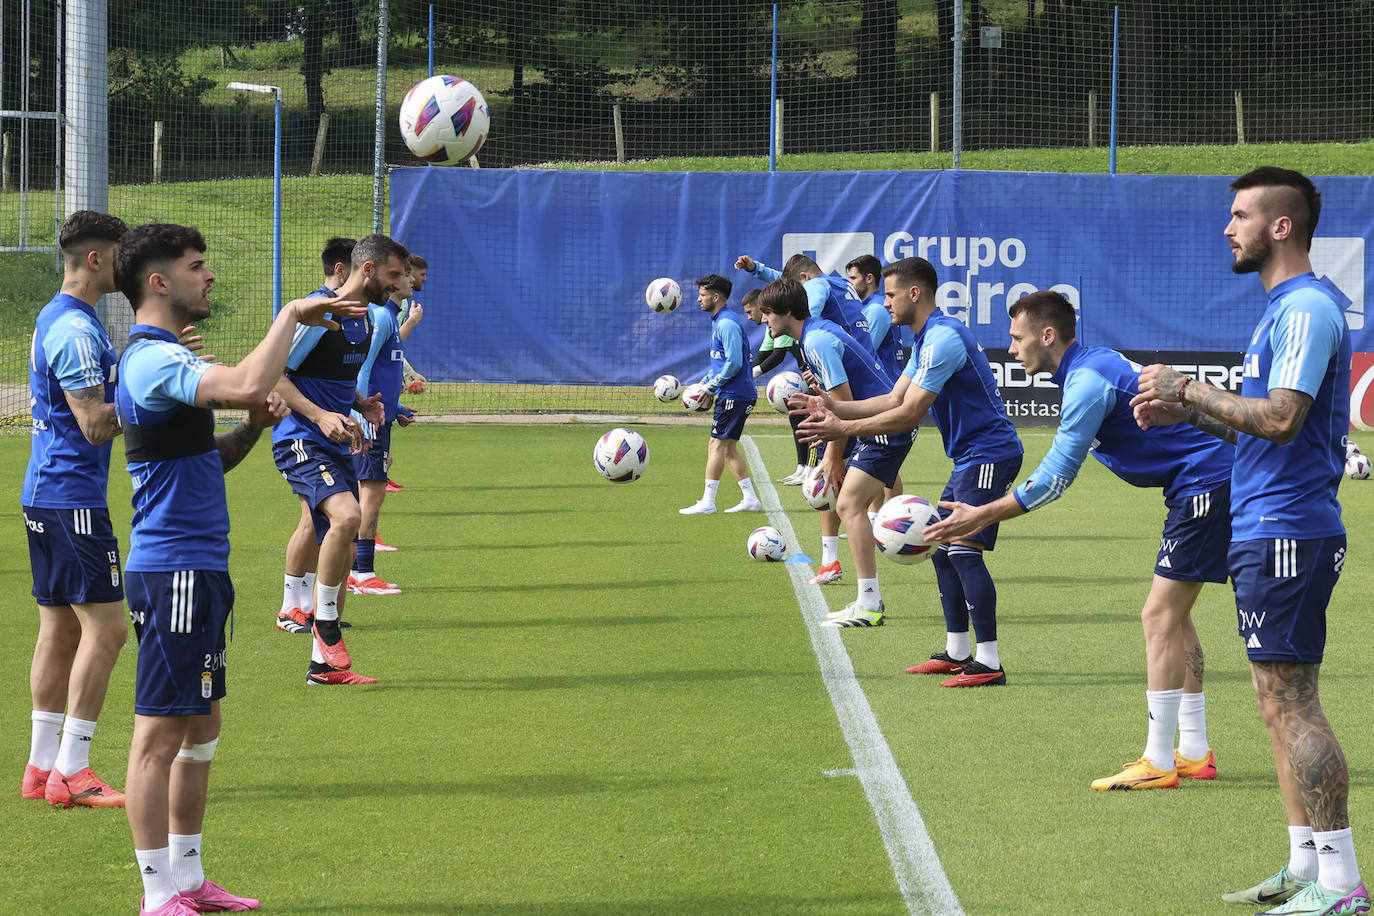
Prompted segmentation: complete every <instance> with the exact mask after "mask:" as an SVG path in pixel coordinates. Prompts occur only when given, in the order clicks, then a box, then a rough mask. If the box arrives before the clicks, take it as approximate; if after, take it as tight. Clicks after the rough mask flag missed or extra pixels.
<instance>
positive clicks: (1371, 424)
mask: <svg viewBox="0 0 1374 916" xmlns="http://www.w3.org/2000/svg"><path fill="white" fill-rule="evenodd" d="M1350 428H1351V429H1358V430H1360V431H1362V432H1369V431H1370V430H1374V353H1355V354H1352V356H1351V360H1350Z"/></svg>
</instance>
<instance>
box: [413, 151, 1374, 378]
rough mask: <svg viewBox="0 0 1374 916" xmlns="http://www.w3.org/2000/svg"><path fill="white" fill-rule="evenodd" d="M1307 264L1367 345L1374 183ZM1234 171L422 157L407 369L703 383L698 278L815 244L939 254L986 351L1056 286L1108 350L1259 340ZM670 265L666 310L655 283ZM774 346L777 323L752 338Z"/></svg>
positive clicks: (1336, 196) (833, 253)
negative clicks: (551, 162) (454, 164)
mask: <svg viewBox="0 0 1374 916" xmlns="http://www.w3.org/2000/svg"><path fill="white" fill-rule="evenodd" d="M1314 180H1315V181H1316V184H1317V186H1318V188H1319V189H1320V190H1321V192H1322V195H1323V211H1322V214H1321V221H1320V224H1319V225H1318V228H1317V236H1316V239H1315V240H1314V242H1313V246H1312V261H1313V266H1314V268H1315V270H1316V272H1317V273H1318V274H1319V275H1326V276H1329V277H1331V279H1332V280H1333V281H1334V282H1335V283H1336V285H1337V286H1338V287H1339V288H1340V289H1341V290H1342V291H1343V292H1344V294H1345V296H1346V299H1347V301H1346V302H1345V309H1346V320H1347V323H1348V324H1349V326H1350V328H1351V331H1352V333H1353V335H1354V343H1355V347H1354V349H1355V350H1356V351H1357V352H1361V351H1363V352H1368V351H1370V350H1374V336H1371V335H1372V334H1374V332H1371V329H1370V328H1369V327H1367V326H1366V323H1365V314H1364V312H1365V302H1366V299H1367V294H1368V287H1367V283H1368V282H1369V280H1368V271H1367V270H1366V251H1365V249H1366V239H1369V238H1370V237H1371V232H1374V180H1371V179H1370V178H1353V177H1338V178H1317V179H1314ZM1229 181H1230V179H1229V178H1224V177H1179V176H1121V175H1118V176H1108V175H1054V174H1026V173H1003V172H814V173H807V172H776V173H772V174H770V173H766V172H722V173H717V172H692V173H674V172H575V171H538V170H512V171H507V170H492V169H468V168H407V169H399V170H397V171H395V172H393V173H392V180H391V194H392V205H391V206H392V209H391V213H392V235H393V236H394V237H395V238H397V239H398V240H399V241H400V242H402V243H403V244H405V245H406V246H407V247H408V248H410V249H411V250H413V251H415V252H417V253H419V254H421V255H423V256H424V257H425V258H426V259H428V261H429V263H430V269H429V278H428V283H427V285H426V287H425V289H424V292H423V293H422V294H421V295H420V297H419V298H420V299H421V300H422V301H423V302H424V303H425V322H424V325H423V326H422V331H421V333H417V334H416V335H415V336H414V337H413V338H412V339H411V341H409V342H408V343H407V347H406V351H407V356H408V357H409V358H410V361H411V362H412V363H413V364H414V365H415V366H416V368H417V369H419V370H420V371H421V372H423V373H424V374H426V375H428V376H429V377H430V378H431V379H436V380H445V381H476V382H538V383H554V384H615V385H646V384H650V383H652V381H653V379H654V378H655V377H657V376H658V375H660V374H663V373H672V374H674V375H677V376H679V377H680V378H682V379H683V380H684V381H687V380H696V379H697V378H700V377H701V376H702V375H703V374H705V372H706V369H707V365H708V359H707V345H708V342H709V338H710V322H709V319H708V318H707V317H706V316H705V315H704V314H702V313H701V312H700V310H699V309H698V306H697V304H696V293H697V288H696V286H695V281H696V280H697V279H698V278H700V277H703V276H705V275H706V274H711V273H718V274H722V275H724V276H726V277H727V278H729V279H730V280H732V281H733V282H734V284H735V289H734V293H733V295H732V296H731V299H730V301H731V304H732V306H734V305H735V304H736V303H738V301H739V297H740V296H741V295H743V293H744V292H745V291H746V290H748V289H751V288H754V287H756V286H759V285H760V284H758V283H757V281H755V280H754V279H753V278H752V277H751V276H749V275H748V274H745V273H744V272H742V271H736V270H735V269H734V262H735V259H736V257H737V256H739V255H741V254H748V255H750V256H752V257H754V258H755V259H757V260H760V261H762V262H764V263H766V264H768V265H770V266H773V267H781V266H782V264H783V262H785V261H786V259H787V258H788V257H789V256H790V255H792V254H794V253H796V252H807V253H809V254H811V255H812V256H813V257H815V258H816V260H817V262H818V263H819V264H820V265H821V267H822V269H824V270H826V271H829V272H832V273H836V274H843V273H844V271H845V264H846V263H847V262H848V261H850V260H852V259H853V258H855V257H857V256H858V255H861V254H874V255H876V256H877V257H878V258H879V259H880V260H882V261H883V263H888V262H891V261H893V260H896V259H898V258H902V257H907V256H910V255H919V256H921V257H924V258H926V259H927V260H929V261H930V262H931V263H932V264H933V265H934V266H935V269H936V271H937V272H938V274H939V276H940V280H941V284H940V287H939V290H938V291H937V294H936V295H937V300H938V301H939V304H940V306H941V307H942V308H943V309H944V310H945V311H946V312H948V313H949V314H950V315H953V316H955V317H958V318H960V319H961V320H963V321H965V322H966V323H967V324H968V325H969V327H970V328H972V329H973V331H974V333H975V334H976V336H977V338H978V340H979V342H980V343H981V344H982V345H983V346H984V347H987V348H1004V347H1005V346H1006V345H1007V330H1008V325H1009V321H1008V318H1007V305H1008V303H1009V302H1011V301H1014V300H1015V299H1017V298H1019V297H1021V296H1023V295H1025V294H1026V293H1028V292H1030V291H1032V290H1035V289H1045V288H1051V289H1056V290H1059V291H1060V292H1062V293H1063V294H1064V295H1065V296H1066V297H1068V299H1069V301H1071V302H1072V303H1073V304H1074V306H1075V307H1076V308H1077V309H1078V310H1079V320H1080V326H1079V338H1080V339H1081V340H1082V341H1083V342H1084V343H1086V344H1089V345H1093V346H1108V347H1114V348H1117V349H1121V350H1131V351H1172V352H1175V353H1187V352H1193V351H1201V352H1221V353H1228V352H1237V351H1240V350H1243V349H1244V347H1245V344H1246V342H1247V340H1248V338H1249V335H1250V334H1251V333H1252V332H1253V330H1254V326H1255V322H1256V321H1257V319H1258V317H1259V315H1260V313H1261V312H1262V311H1263V308H1264V302H1265V294H1264V290H1263V288H1262V286H1261V285H1260V282H1259V280H1258V278H1257V277H1255V276H1253V275H1247V276H1236V275H1234V274H1233V273H1232V272H1231V267H1230V265H1231V260H1232V258H1231V252H1230V248H1229V245H1228V242H1227V240H1226V238H1225V237H1224V236H1223V234H1222V231H1223V229H1224V228H1225V226H1226V223H1227V221H1228V220H1229V218H1230V217H1229V210H1230V205H1231V199H1232V196H1233V195H1232V193H1231V192H1230V191H1229V190H1228V188H1227V185H1228V184H1229ZM664 276H666V277H673V278H675V279H677V281H678V282H679V283H680V284H681V286H682V289H683V299H684V301H683V304H682V306H681V307H679V308H678V310H677V311H676V312H675V313H673V314H670V315H659V314H655V313H654V312H652V311H650V310H649V309H648V308H646V307H645V304H644V288H645V287H646V286H647V285H648V283H649V282H650V281H651V280H653V279H655V278H656V277H664ZM761 338H762V328H758V329H756V330H755V331H754V334H753V338H752V339H753V340H754V342H755V344H756V345H757V342H758V341H759V340H760V339H761Z"/></svg>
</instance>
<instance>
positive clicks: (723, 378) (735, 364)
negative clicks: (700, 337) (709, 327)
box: [706, 321, 744, 393]
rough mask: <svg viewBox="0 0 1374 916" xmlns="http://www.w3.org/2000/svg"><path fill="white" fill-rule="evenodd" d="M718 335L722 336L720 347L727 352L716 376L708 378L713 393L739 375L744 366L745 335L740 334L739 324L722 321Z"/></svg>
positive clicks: (708, 384)
mask: <svg viewBox="0 0 1374 916" xmlns="http://www.w3.org/2000/svg"><path fill="white" fill-rule="evenodd" d="M716 335H717V336H718V337H719V338H720V348H721V349H722V350H723V351H724V352H725V364H724V365H723V366H721V367H720V371H719V372H718V373H716V375H715V376H714V377H712V378H709V379H707V382H706V386H707V387H708V388H710V389H711V391H712V393H714V392H715V391H716V389H718V388H719V387H720V386H721V385H724V384H725V383H726V382H728V381H730V379H732V378H734V377H735V376H736V375H738V374H739V371H740V369H742V368H743V367H744V335H742V334H740V330H739V325H737V324H735V323H734V322H733V321H721V322H720V323H719V324H717V326H716Z"/></svg>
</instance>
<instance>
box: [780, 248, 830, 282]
mask: <svg viewBox="0 0 1374 916" xmlns="http://www.w3.org/2000/svg"><path fill="white" fill-rule="evenodd" d="M803 270H804V271H806V272H807V273H809V274H815V275H816V276H818V277H819V276H820V275H821V265H819V264H817V263H816V259H815V258H813V257H811V255H809V254H802V253H800V252H798V253H797V254H794V255H792V257H790V258H788V259H787V263H786V264H784V265H782V275H783V276H784V277H787V278H788V279H789V280H800V279H801V272H802V271H803Z"/></svg>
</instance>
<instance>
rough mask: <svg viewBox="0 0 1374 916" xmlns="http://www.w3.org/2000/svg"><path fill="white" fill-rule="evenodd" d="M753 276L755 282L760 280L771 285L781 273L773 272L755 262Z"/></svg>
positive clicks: (764, 265)
mask: <svg viewBox="0 0 1374 916" xmlns="http://www.w3.org/2000/svg"><path fill="white" fill-rule="evenodd" d="M753 276H754V279H755V280H761V281H762V282H764V283H772V282H773V281H774V280H776V279H778V278H779V277H781V276H782V271H780V270H774V269H773V268H771V267H769V266H768V265H767V264H765V263H763V262H762V261H759V260H755V261H754V274H753Z"/></svg>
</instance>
